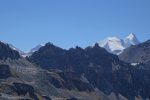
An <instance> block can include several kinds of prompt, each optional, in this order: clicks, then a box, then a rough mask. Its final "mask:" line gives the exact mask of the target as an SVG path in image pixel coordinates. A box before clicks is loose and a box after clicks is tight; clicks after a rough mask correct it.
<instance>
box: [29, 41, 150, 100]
mask: <svg viewBox="0 0 150 100" xmlns="http://www.w3.org/2000/svg"><path fill="white" fill-rule="evenodd" d="M28 59H29V61H30V62H32V63H34V64H36V65H38V66H39V67H40V68H42V69H47V70H51V69H55V70H56V69H57V70H62V71H64V72H66V71H67V72H68V73H70V72H71V73H75V74H76V75H79V76H78V77H81V78H82V77H84V79H86V80H87V82H88V83H89V85H90V87H92V88H93V90H94V89H95V88H97V89H99V90H100V91H102V92H103V93H105V94H107V95H110V94H111V93H115V94H116V95H119V94H121V95H122V96H124V97H125V98H127V99H129V100H134V99H135V97H137V98H140V97H141V98H144V99H145V98H149V97H150V87H149V84H150V74H149V72H150V70H148V69H142V68H140V67H141V66H137V67H134V66H131V65H130V64H129V63H125V62H123V61H121V60H119V58H118V56H116V55H113V54H110V53H108V52H107V51H106V50H105V49H103V48H101V47H99V45H98V44H95V45H94V46H93V47H87V48H85V49H82V48H80V47H76V48H71V49H69V50H64V49H62V48H60V47H57V46H55V45H53V44H51V43H47V44H46V45H45V46H43V47H41V48H40V49H39V50H38V51H36V52H35V53H33V54H32V56H30V57H29V58H28ZM66 75H67V74H66ZM65 77H66V76H65ZM63 78H64V76H63ZM68 81H69V80H68ZM55 84H56V83H54V84H53V85H55ZM59 88H63V86H60V87H59Z"/></svg>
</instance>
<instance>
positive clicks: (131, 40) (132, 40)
mask: <svg viewBox="0 0 150 100" xmlns="http://www.w3.org/2000/svg"><path fill="white" fill-rule="evenodd" d="M124 43H125V47H126V48H127V47H129V46H131V45H137V44H139V43H140V42H139V40H138V39H137V37H136V35H135V34H134V33H130V34H129V35H128V36H127V37H126V38H125V39H124Z"/></svg>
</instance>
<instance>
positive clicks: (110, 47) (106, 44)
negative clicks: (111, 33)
mask: <svg viewBox="0 0 150 100" xmlns="http://www.w3.org/2000/svg"><path fill="white" fill-rule="evenodd" d="M139 43H140V42H139V41H138V39H137V37H136V36H135V34H133V33H131V34H129V35H128V36H127V37H126V38H125V39H120V38H117V37H108V38H106V39H104V40H102V41H100V42H98V44H99V46H100V47H103V48H105V49H106V50H107V51H108V52H110V53H113V54H117V55H119V54H120V53H122V51H123V50H124V49H126V48H127V47H129V46H131V45H137V44H139Z"/></svg>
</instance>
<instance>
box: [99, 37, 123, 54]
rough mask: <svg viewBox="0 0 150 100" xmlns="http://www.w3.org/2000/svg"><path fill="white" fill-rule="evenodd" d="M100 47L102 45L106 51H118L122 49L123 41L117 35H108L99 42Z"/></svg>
mask: <svg viewBox="0 0 150 100" xmlns="http://www.w3.org/2000/svg"><path fill="white" fill-rule="evenodd" d="M98 44H99V46H100V47H104V48H105V49H106V50H107V51H108V52H111V53H113V52H119V51H122V50H123V49H125V48H124V43H123V41H122V40H121V39H119V38H117V37H108V38H106V39H104V40H102V41H100V42H99V43H98Z"/></svg>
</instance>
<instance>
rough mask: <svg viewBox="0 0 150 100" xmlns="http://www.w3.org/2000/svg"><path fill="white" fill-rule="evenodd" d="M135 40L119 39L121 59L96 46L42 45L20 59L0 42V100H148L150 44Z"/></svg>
mask: <svg viewBox="0 0 150 100" xmlns="http://www.w3.org/2000/svg"><path fill="white" fill-rule="evenodd" d="M133 37H135V35H134V34H130V35H129V36H128V37H127V38H126V39H125V40H126V41H125V40H121V41H124V42H123V43H125V42H126V43H127V45H126V47H125V48H126V49H125V48H124V49H123V51H122V53H121V54H119V55H115V54H112V53H110V52H108V50H106V49H105V48H104V47H103V48H102V47H100V44H99V43H96V44H95V45H94V46H88V47H86V48H85V49H83V48H81V47H79V46H76V47H75V48H70V49H69V50H66V49H63V48H60V47H58V46H55V45H54V44H52V43H46V44H45V45H39V46H37V47H36V48H34V49H32V50H31V51H32V53H30V55H28V56H26V57H23V56H22V55H21V54H20V52H19V51H18V49H16V48H15V47H13V46H10V44H7V43H4V42H0V100H149V99H150V86H149V84H150V55H149V54H150V52H149V51H150V40H148V41H146V42H142V43H139V42H138V43H137V42H135V41H137V39H136V38H133ZM113 39H114V40H118V39H116V38H113ZM127 40H128V41H127ZM133 41H134V43H137V45H136V44H134V43H133ZM110 44H111V43H110ZM129 44H132V45H131V46H129ZM114 46H115V45H114ZM128 46H129V47H128ZM118 47H119V46H118ZM127 47H128V48H127Z"/></svg>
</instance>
